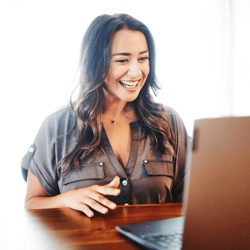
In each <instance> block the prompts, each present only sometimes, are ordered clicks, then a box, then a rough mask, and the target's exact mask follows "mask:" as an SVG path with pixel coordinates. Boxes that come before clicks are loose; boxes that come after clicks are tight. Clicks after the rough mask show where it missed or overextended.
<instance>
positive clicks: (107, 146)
mask: <svg viewBox="0 0 250 250" xmlns="http://www.w3.org/2000/svg"><path fill="white" fill-rule="evenodd" d="M129 125H130V129H131V149H130V153H129V158H128V162H127V165H126V166H125V168H124V167H123V166H122V164H121V163H120V162H119V160H118V159H117V157H116V155H115V153H114V150H113V148H112V146H111V143H110V141H109V138H108V136H107V133H106V131H105V128H104V125H103V124H102V145H103V149H104V151H105V152H106V154H107V156H108V158H109V161H110V162H111V164H112V165H113V167H114V168H115V169H116V170H119V172H120V171H122V172H123V173H126V175H129V174H131V173H132V171H133V169H134V166H135V163H136V159H137V154H138V140H137V139H135V136H134V135H135V134H136V133H137V129H136V128H137V126H138V122H137V121H134V122H131V123H130V124H129ZM117 167H118V169H117Z"/></svg>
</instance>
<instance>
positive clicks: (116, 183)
mask: <svg viewBox="0 0 250 250" xmlns="http://www.w3.org/2000/svg"><path fill="white" fill-rule="evenodd" d="M119 185H120V178H119V177H118V176H116V177H115V178H114V179H113V180H112V181H111V182H110V183H109V184H108V185H107V186H108V187H113V188H118V187H119Z"/></svg>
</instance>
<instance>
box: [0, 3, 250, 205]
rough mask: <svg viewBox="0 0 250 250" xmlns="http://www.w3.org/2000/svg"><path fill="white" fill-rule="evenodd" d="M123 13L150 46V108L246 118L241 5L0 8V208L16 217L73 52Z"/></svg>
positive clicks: (68, 83) (249, 22) (72, 69)
mask: <svg viewBox="0 0 250 250" xmlns="http://www.w3.org/2000/svg"><path fill="white" fill-rule="evenodd" d="M121 12H123V13H128V14H130V15H132V16H134V17H135V18H137V19H139V20H140V21H142V22H144V23H145V24H146V25H147V26H148V27H149V29H150V30H151V32H152V34H153V36H154V38H155V43H156V50H157V62H156V73H157V76H158V80H159V83H160V85H161V87H162V91H161V92H160V95H159V97H158V100H159V101H160V102H162V103H164V104H166V105H169V106H171V107H173V108H174V109H175V110H176V111H177V112H178V113H179V114H180V115H181V117H182V118H183V120H184V123H185V124H186V127H187V129H188V132H189V134H192V124H193V119H198V118H204V117H220V116H232V115H236V116H238V115H244V116H245V115H250V101H249V93H250V87H249V86H250V85H249V82H250V70H249V65H250V49H249V44H250V36H249V31H250V15H249V13H250V1H248V0H235V1H232V0H188V1H186V0H182V1H181V0H175V1H170V0H168V1H157V0H155V1H145V0H126V1H121V0H114V1H112V0H105V1H101V0H100V1H97V0H92V1H81V0H68V1H63V0H49V1H48V0H43V1H36V0H29V1H28V0H27V1H25V0H16V1H14V0H6V1H4V0H2V1H1V2H0V28H1V29H0V32H1V38H0V43H1V44H0V69H1V73H0V83H1V92H0V101H1V125H0V126H1V129H0V132H1V166H0V167H1V172H0V173H1V184H0V185H1V186H0V187H1V194H2V195H1V204H2V205H1V206H2V207H6V208H15V209H23V201H24V197H25V189H26V183H25V182H24V181H23V179H22V176H21V169H20V162H21V159H22V157H23V156H24V154H25V153H26V152H27V150H28V148H29V146H30V145H31V144H32V142H33V140H34V138H35V136H36V133H37V131H38V129H39V127H40V125H41V123H42V121H43V120H44V119H45V118H46V116H48V115H49V114H50V113H52V112H54V111H55V110H57V109H58V108H60V107H61V106H63V105H65V104H67V102H68V98H69V96H70V93H71V91H72V89H73V87H74V83H75V74H76V72H77V66H78V58H79V51H80V43H81V39H82V36H83V34H84V32H85V30H86V28H87V27H88V25H89V24H90V22H91V21H92V20H93V19H94V18H95V17H96V16H97V15H100V14H104V13H105V14H114V13H121Z"/></svg>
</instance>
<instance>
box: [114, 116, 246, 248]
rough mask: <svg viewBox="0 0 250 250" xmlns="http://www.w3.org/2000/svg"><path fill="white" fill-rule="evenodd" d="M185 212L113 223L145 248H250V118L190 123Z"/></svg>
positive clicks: (216, 119) (204, 120)
mask: <svg viewBox="0 0 250 250" xmlns="http://www.w3.org/2000/svg"><path fill="white" fill-rule="evenodd" d="M190 155H191V157H187V161H188V162H187V166H188V169H189V171H188V175H187V178H186V187H187V188H186V189H185V194H184V204H183V211H184V216H183V217H178V218H174V219H168V220H160V221H153V222H144V223H137V224H130V225H122V226H117V227H116V229H117V230H118V231H119V232H121V233H122V234H123V235H125V236H126V237H128V238H130V239H132V240H134V241H136V242H137V243H139V244H141V245H142V246H144V247H146V248H149V249H165V250H166V249H188V250H189V249H192V250H195V249H202V250H206V249H209V250H210V249H220V250H221V249H226V250H231V249H250V117H227V118H215V119H200V120H195V122H194V134H193V147H192V154H190Z"/></svg>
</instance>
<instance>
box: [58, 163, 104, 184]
mask: <svg viewBox="0 0 250 250" xmlns="http://www.w3.org/2000/svg"><path fill="white" fill-rule="evenodd" d="M103 178H104V167H103V163H102V162H100V163H91V164H86V165H81V168H80V169H71V170H70V171H69V172H68V173H65V172H63V173H62V183H63V185H67V184H69V183H72V182H76V181H83V180H93V179H103Z"/></svg>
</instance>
